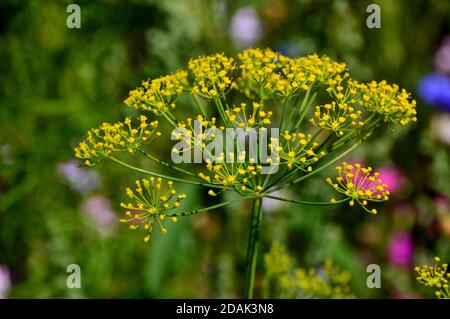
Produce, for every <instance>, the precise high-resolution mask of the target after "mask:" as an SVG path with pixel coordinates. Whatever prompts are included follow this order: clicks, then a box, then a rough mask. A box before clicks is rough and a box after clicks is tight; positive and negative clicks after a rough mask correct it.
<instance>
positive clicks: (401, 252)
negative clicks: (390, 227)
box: [388, 232, 414, 267]
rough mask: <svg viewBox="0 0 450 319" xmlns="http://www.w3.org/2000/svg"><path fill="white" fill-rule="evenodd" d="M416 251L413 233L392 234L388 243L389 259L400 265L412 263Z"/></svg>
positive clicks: (395, 264) (392, 262)
mask: <svg viewBox="0 0 450 319" xmlns="http://www.w3.org/2000/svg"><path fill="white" fill-rule="evenodd" d="M413 251H414V243H413V240H412V238H411V235H410V234H409V233H406V232H401V233H395V234H393V235H392V236H391V238H390V240H389V244H388V260H389V262H390V263H391V264H392V265H394V266H398V267H408V266H410V265H411V262H412V256H413Z"/></svg>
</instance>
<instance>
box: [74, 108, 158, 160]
mask: <svg viewBox="0 0 450 319" xmlns="http://www.w3.org/2000/svg"><path fill="white" fill-rule="evenodd" d="M139 123H140V124H139V125H138V126H137V127H133V126H132V122H131V118H130V117H127V118H125V120H124V121H123V122H118V123H115V124H109V123H103V124H102V125H100V127H98V128H95V129H91V130H90V131H89V132H88V133H87V138H86V139H85V140H84V141H82V142H80V143H79V144H78V146H77V147H76V148H75V156H76V157H77V158H80V159H83V160H84V163H85V164H86V165H87V166H92V165H95V164H96V163H98V162H99V161H101V160H102V159H103V158H105V157H107V156H110V155H111V154H112V153H113V152H116V151H128V152H129V153H134V152H135V151H136V150H139V149H140V148H142V146H143V145H144V144H147V143H150V142H151V139H150V138H151V137H152V136H153V135H154V134H155V135H156V136H160V135H161V133H160V132H157V131H156V129H157V127H158V121H153V122H150V123H148V122H147V117H146V116H145V115H141V116H140V117H139Z"/></svg>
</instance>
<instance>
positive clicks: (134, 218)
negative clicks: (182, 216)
mask: <svg viewBox="0 0 450 319" xmlns="http://www.w3.org/2000/svg"><path fill="white" fill-rule="evenodd" d="M126 193H127V195H128V197H130V198H131V200H132V201H133V202H132V203H128V204H125V203H121V204H120V206H121V207H122V208H125V209H126V210H127V211H126V212H125V215H126V218H124V219H121V220H120V222H122V223H130V226H129V227H130V229H132V230H134V229H138V228H143V229H144V230H145V232H146V235H145V237H144V241H145V242H148V241H149V240H150V234H151V232H152V230H153V226H154V224H155V223H157V224H158V225H159V227H160V229H161V232H162V233H163V234H165V233H167V229H166V228H165V227H164V226H163V221H164V220H165V219H166V217H168V216H167V214H168V213H169V212H170V211H171V210H173V209H175V208H177V207H179V206H180V202H181V201H182V200H183V199H185V198H186V195H185V194H179V195H177V192H176V190H175V188H174V187H173V182H172V181H168V182H167V186H166V187H164V186H163V183H162V179H161V178H157V179H155V178H153V177H151V178H150V179H142V180H137V181H136V187H135V189H134V191H133V190H131V188H127V189H126ZM168 218H170V220H171V221H172V222H176V221H177V218H176V217H168Z"/></svg>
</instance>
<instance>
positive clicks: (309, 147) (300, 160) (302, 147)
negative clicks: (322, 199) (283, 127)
mask: <svg viewBox="0 0 450 319" xmlns="http://www.w3.org/2000/svg"><path fill="white" fill-rule="evenodd" d="M317 146H318V144H317V143H315V142H312V136H311V135H310V134H308V135H306V134H304V133H301V132H299V133H289V132H288V131H285V132H284V134H283V135H282V137H281V143H280V141H279V140H278V139H277V138H271V144H269V148H272V147H273V148H274V149H275V150H276V151H277V152H278V156H279V162H280V165H282V164H286V166H287V168H288V169H292V168H297V169H300V170H302V171H305V172H311V171H312V170H313V168H312V165H313V164H314V163H316V162H317V161H318V160H319V158H320V157H322V156H324V155H325V153H324V152H319V153H318V154H317V153H316V151H315V150H316V149H317Z"/></svg>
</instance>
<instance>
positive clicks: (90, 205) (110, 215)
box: [82, 195, 117, 236]
mask: <svg viewBox="0 0 450 319" xmlns="http://www.w3.org/2000/svg"><path fill="white" fill-rule="evenodd" d="M82 205H83V212H84V213H85V214H86V215H87V217H88V218H89V219H90V221H91V222H93V224H94V225H95V227H96V228H97V230H98V231H99V233H100V234H101V235H102V236H108V235H110V234H111V233H112V232H113V231H114V227H115V225H116V222H117V215H116V213H115V212H114V211H113V210H112V208H111V203H110V201H109V200H108V199H107V198H106V197H104V196H101V195H96V196H92V197H90V198H88V199H87V200H85V201H84V202H83V204H82Z"/></svg>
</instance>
